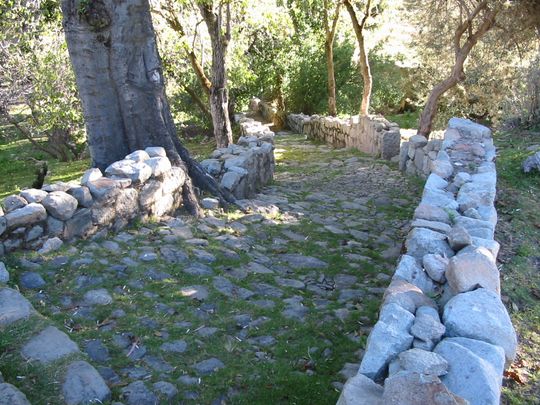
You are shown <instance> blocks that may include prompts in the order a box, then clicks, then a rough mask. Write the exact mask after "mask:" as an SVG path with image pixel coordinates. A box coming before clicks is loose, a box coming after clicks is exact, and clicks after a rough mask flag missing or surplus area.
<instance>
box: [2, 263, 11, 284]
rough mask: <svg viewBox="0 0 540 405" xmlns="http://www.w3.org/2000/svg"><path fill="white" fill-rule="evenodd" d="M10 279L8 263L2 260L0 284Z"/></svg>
mask: <svg viewBox="0 0 540 405" xmlns="http://www.w3.org/2000/svg"><path fill="white" fill-rule="evenodd" d="M8 281H9V272H8V271H7V269H6V265H5V264H4V263H3V262H0V284H7V282H8Z"/></svg>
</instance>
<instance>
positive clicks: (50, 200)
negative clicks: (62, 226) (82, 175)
mask: <svg viewBox="0 0 540 405" xmlns="http://www.w3.org/2000/svg"><path fill="white" fill-rule="evenodd" d="M41 203H42V204H43V206H44V207H45V209H46V210H47V212H48V213H49V214H50V215H52V216H53V217H55V218H57V219H59V220H61V221H65V220H66V219H69V218H71V217H72V216H73V214H74V213H75V210H76V209H77V204H78V202H77V200H76V199H75V198H74V197H73V196H71V195H69V194H68V193H65V192H63V191H53V192H52V193H49V194H48V195H47V197H45V198H44V199H43V201H42V202H41Z"/></svg>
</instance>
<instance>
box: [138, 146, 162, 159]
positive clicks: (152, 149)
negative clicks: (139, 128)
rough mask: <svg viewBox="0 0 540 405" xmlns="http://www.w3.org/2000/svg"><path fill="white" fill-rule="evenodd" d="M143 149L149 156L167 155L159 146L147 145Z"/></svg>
mask: <svg viewBox="0 0 540 405" xmlns="http://www.w3.org/2000/svg"><path fill="white" fill-rule="evenodd" d="M144 151H145V152H146V153H147V154H148V156H149V157H151V158H153V157H159V156H163V157H165V156H167V152H166V151H165V149H164V148H162V147H161V146H149V147H147V148H145V149H144Z"/></svg>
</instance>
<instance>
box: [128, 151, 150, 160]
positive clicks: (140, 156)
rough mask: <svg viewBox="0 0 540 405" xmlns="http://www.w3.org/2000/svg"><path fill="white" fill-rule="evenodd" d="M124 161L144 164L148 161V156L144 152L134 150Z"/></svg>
mask: <svg viewBox="0 0 540 405" xmlns="http://www.w3.org/2000/svg"><path fill="white" fill-rule="evenodd" d="M124 159H126V160H133V161H134V162H144V161H146V160H148V159H150V155H148V153H147V152H146V151H144V150H136V151H135V152H131V153H130V154H129V155H127V156H126V157H125V158H124Z"/></svg>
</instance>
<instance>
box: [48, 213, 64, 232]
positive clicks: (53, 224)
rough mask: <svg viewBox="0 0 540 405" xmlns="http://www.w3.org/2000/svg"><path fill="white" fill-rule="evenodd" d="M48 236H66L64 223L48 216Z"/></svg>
mask: <svg viewBox="0 0 540 405" xmlns="http://www.w3.org/2000/svg"><path fill="white" fill-rule="evenodd" d="M47 234H48V235H49V236H62V235H63V234H64V221H60V220H59V219H56V218H55V217H53V216H48V217H47Z"/></svg>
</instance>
